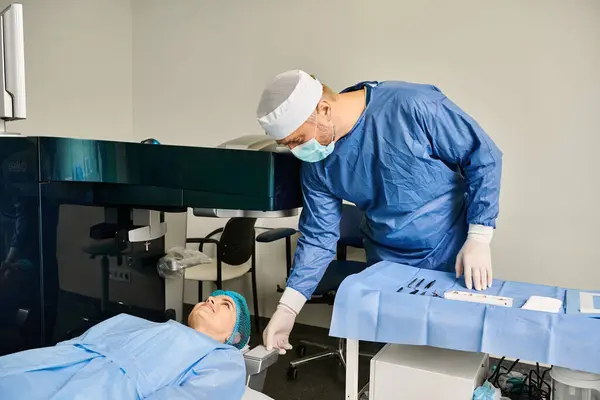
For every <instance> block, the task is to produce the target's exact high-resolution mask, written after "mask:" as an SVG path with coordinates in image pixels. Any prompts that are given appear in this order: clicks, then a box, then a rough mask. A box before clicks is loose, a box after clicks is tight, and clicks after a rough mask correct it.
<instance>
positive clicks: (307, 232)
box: [287, 164, 342, 299]
mask: <svg viewBox="0 0 600 400" xmlns="http://www.w3.org/2000/svg"><path fill="white" fill-rule="evenodd" d="M301 181H302V202H303V208H302V212H301V214H300V220H299V222H298V230H299V231H300V233H301V236H300V238H299V239H298V244H297V246H296V254H295V255H294V264H293V268H292V271H291V273H290V277H289V279H288V282H287V286H288V287H291V288H292V289H295V290H297V291H298V292H300V293H302V295H303V296H304V297H306V298H307V299H310V297H311V296H312V294H313V292H314V291H315V289H316V288H317V285H318V284H319V282H320V281H321V278H322V277H323V275H324V274H325V270H326V269H327V267H328V266H329V263H330V262H331V261H332V260H333V258H334V257H335V254H336V247H337V242H338V239H339V237H340V228H339V226H340V219H341V216H342V200H341V199H339V198H337V197H335V196H334V195H333V194H331V192H330V191H329V190H328V189H327V188H326V187H325V185H324V184H323V183H322V182H321V181H320V179H319V178H318V177H316V176H315V171H314V167H313V166H309V165H305V164H304V165H303V166H302V172H301Z"/></svg>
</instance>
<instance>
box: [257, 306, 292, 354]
mask: <svg viewBox="0 0 600 400" xmlns="http://www.w3.org/2000/svg"><path fill="white" fill-rule="evenodd" d="M295 321H296V313H295V312H294V310H292V309H291V308H289V307H288V306H286V305H285V304H279V305H278V306H277V310H275V312H274V313H273V316H272V317H271V320H270V321H269V324H268V325H267V327H266V328H265V330H264V332H263V342H264V345H265V347H266V348H267V350H273V349H274V348H275V349H279V354H281V355H283V354H285V352H286V350H291V349H292V345H291V344H290V333H291V332H292V328H293V327H294V322H295Z"/></svg>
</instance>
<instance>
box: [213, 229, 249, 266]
mask: <svg viewBox="0 0 600 400" xmlns="http://www.w3.org/2000/svg"><path fill="white" fill-rule="evenodd" d="M254 224H256V218H237V217H236V218H231V219H230V220H229V221H227V224H225V228H223V233H222V234H221V238H220V239H219V243H220V247H221V251H222V253H221V261H223V262H224V263H226V264H229V265H241V264H243V263H245V262H246V261H248V260H249V259H250V257H251V256H252V249H253V248H254V239H255V232H254Z"/></svg>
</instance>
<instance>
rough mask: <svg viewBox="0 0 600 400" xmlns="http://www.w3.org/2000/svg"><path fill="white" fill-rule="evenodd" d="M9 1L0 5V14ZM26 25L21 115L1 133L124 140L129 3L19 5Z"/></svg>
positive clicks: (39, 0) (30, 1)
mask: <svg viewBox="0 0 600 400" xmlns="http://www.w3.org/2000/svg"><path fill="white" fill-rule="evenodd" d="M11 2H15V1H8V0H0V7H2V9H4V8H5V7H6V6H8V4H10V3H11ZM18 2H19V3H22V4H23V13H24V26H25V62H26V65H25V68H26V89H27V107H28V110H27V113H28V117H27V120H25V121H18V122H12V123H9V124H8V129H9V130H13V131H16V132H21V133H24V134H31V135H46V136H68V137H77V138H89V139H112V140H125V141H130V140H131V138H132V132H133V115H132V108H133V103H132V80H131V73H132V32H131V24H132V22H131V3H130V2H129V1H123V0H19V1H18Z"/></svg>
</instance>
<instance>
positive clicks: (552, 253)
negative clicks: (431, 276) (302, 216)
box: [132, 0, 600, 324]
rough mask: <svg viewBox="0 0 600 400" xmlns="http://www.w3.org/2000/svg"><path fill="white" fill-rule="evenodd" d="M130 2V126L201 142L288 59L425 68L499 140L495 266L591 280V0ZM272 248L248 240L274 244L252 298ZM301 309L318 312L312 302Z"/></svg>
mask: <svg viewBox="0 0 600 400" xmlns="http://www.w3.org/2000/svg"><path fill="white" fill-rule="evenodd" d="M132 4H133V21H134V24H133V26H134V58H133V68H134V73H133V76H134V79H133V82H134V134H135V137H136V139H140V138H142V137H147V136H155V137H157V138H159V139H160V140H162V141H163V142H166V143H174V144H187V145H201V146H214V145H217V144H219V143H221V142H222V141H224V140H227V139H230V138H233V137H235V136H238V135H241V134H244V133H260V129H259V127H258V125H257V124H256V123H255V121H254V119H253V113H254V110H255V106H256V101H257V99H258V97H259V95H260V90H261V88H262V86H263V84H264V83H265V81H266V80H267V79H269V78H270V77H271V76H272V75H274V74H276V73H278V72H281V71H283V70H285V69H289V68H303V69H305V70H307V71H309V72H311V73H313V74H316V75H317V76H318V77H319V78H320V79H322V80H323V81H325V82H326V83H328V84H329V85H330V86H331V87H333V88H334V89H338V90H339V89H342V88H344V87H345V86H347V85H351V84H353V83H355V82H357V81H360V80H385V79H399V80H408V81H416V82H426V83H432V84H435V85H438V86H439V87H440V88H441V89H442V90H443V91H444V92H445V93H446V94H447V95H448V96H449V97H450V98H451V99H453V100H454V101H455V102H457V103H458V104H459V105H460V106H461V107H462V108H464V109H465V110H466V111H467V112H469V113H470V114H472V115H473V116H474V117H475V118H476V119H477V120H478V121H479V122H480V123H481V125H482V126H483V127H484V128H485V129H486V131H487V132H488V133H489V134H490V135H491V136H492V137H493V138H494V140H495V141H496V142H497V144H498V145H499V146H500V148H501V149H502V150H503V152H504V154H505V157H504V171H503V182H502V196H501V216H500V219H499V221H498V230H497V232H496V237H495V240H494V243H493V252H494V253H493V257H494V267H495V273H496V276H497V277H500V278H506V279H514V280H520V281H530V282H538V283H544V284H551V285H564V286H575V287H581V288H594V287H595V288H598V287H599V286H600V268H598V260H599V259H600V250H599V248H600V247H599V246H597V244H596V242H597V240H598V238H599V236H598V234H597V229H596V227H597V226H600V212H599V211H598V207H597V198H598V196H599V195H600V181H599V180H598V176H597V175H598V166H597V163H595V162H593V161H592V157H593V156H594V152H595V151H596V149H597V148H598V147H599V146H600V135H598V125H597V122H596V118H597V116H596V114H597V112H598V107H599V106H598V104H599V103H598V93H600V46H599V45H598V38H600V24H599V23H598V21H599V17H600V2H598V1H596V0H587V1H585V0H576V1H570V2H565V1H561V0H553V1H548V0H528V1H522V0H509V1H504V2H493V3H492V2H481V1H477V0H458V1H453V2H440V1H418V2H417V1H396V2H393V1H384V0H374V1H371V2H369V4H368V6H367V5H366V3H365V2H364V1H359V0H351V1H349V0H343V1H342V0H339V1H316V0H306V1H302V2H293V3H292V2H282V1H274V0H273V1H267V0H263V1H255V2H241V1H232V0H229V1H220V2H213V1H197V0H179V1H172V2H170V3H169V7H165V3H164V1H161V0H133V2H132ZM281 223H283V224H291V225H293V223H294V221H289V222H287V221H286V222H281ZM214 225H215V221H206V220H205V219H197V218H192V219H190V221H189V228H188V229H189V232H191V233H193V234H200V233H206V232H208V231H209V230H211V229H212V228H213V227H214ZM261 246H262V245H261ZM276 247H277V246H272V247H270V248H269V250H267V249H264V250H262V249H261V251H265V252H267V251H268V252H271V253H275V254H270V255H269V257H267V256H265V257H266V258H265V259H263V262H261V263H260V264H259V268H261V281H259V284H261V283H263V282H266V283H264V284H262V285H261V288H262V290H261V294H262V300H263V303H264V305H265V307H266V310H267V311H270V310H271V309H272V308H273V306H274V305H275V303H276V300H277V294H276V293H275V292H274V291H273V286H274V284H275V283H276V282H277V281H280V280H281V279H282V277H283V275H282V273H281V272H279V271H280V269H281V268H282V265H283V252H282V249H279V248H276ZM280 247H282V246H280ZM265 264H266V265H265ZM313 308H317V307H311V309H313ZM263 309H265V308H263ZM303 314H304V316H303V319H304V320H306V321H314V322H315V323H317V324H326V323H327V321H326V314H327V313H326V311H323V312H322V313H320V315H315V314H314V313H313V312H312V311H308V312H305V313H303Z"/></svg>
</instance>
